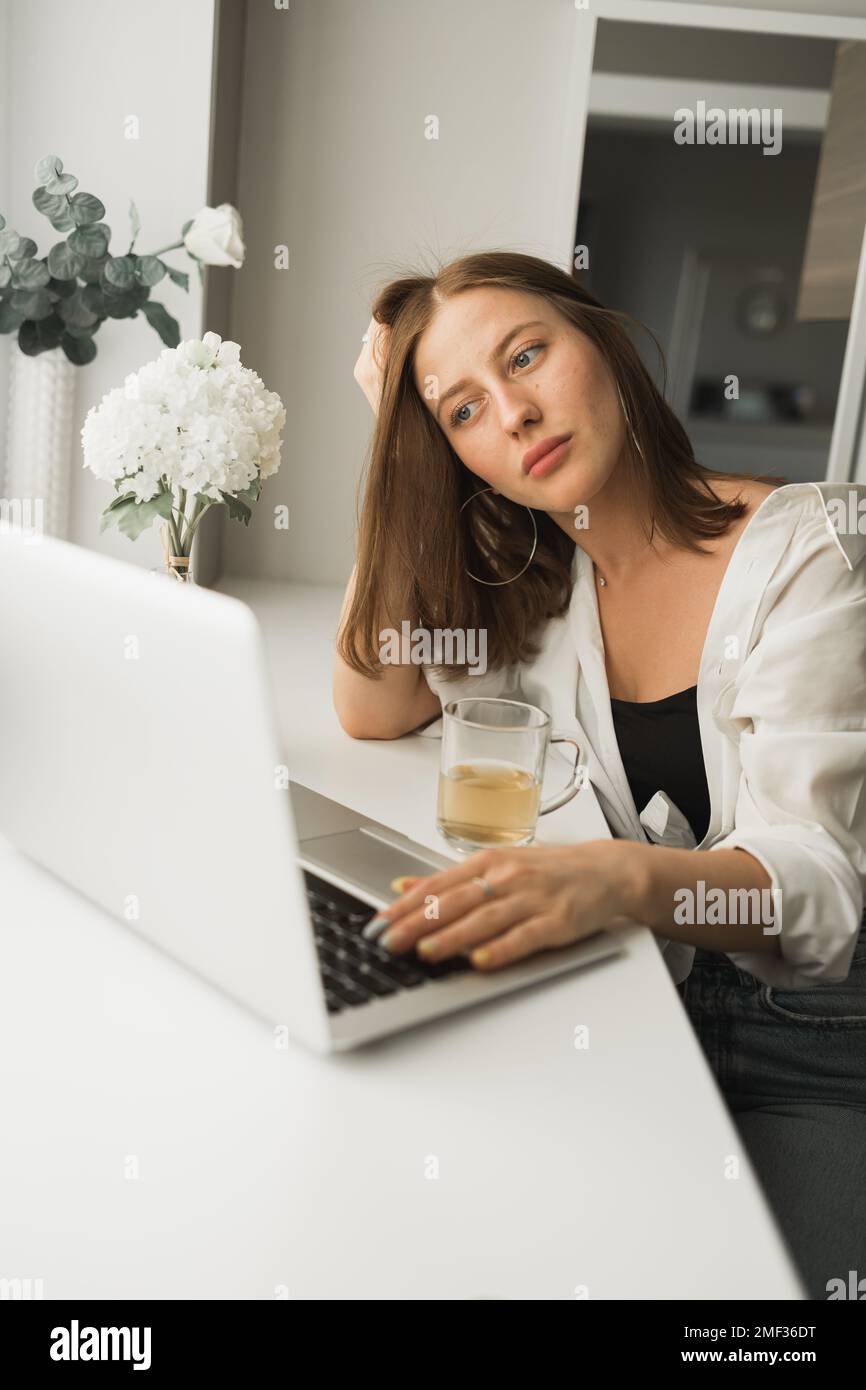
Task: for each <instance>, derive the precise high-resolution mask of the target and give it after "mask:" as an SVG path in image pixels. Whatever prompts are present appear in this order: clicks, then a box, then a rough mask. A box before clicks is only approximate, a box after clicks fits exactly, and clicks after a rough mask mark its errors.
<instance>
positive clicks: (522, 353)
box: [511, 343, 544, 366]
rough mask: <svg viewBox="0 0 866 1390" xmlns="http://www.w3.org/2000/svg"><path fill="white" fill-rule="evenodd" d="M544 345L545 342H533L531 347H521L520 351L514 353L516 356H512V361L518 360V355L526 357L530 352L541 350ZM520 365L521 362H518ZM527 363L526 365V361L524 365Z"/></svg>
mask: <svg viewBox="0 0 866 1390" xmlns="http://www.w3.org/2000/svg"><path fill="white" fill-rule="evenodd" d="M543 347H544V344H543V343H533V344H532V345H531V346H530V347H525V348H521V349H520V351H519V352H515V354H514V356H513V357H512V359H511V361H512V362H517V359H518V357H526V355H527V353H530V352H540V351H541V349H542V348H543ZM533 360H534V359H533ZM518 365H520V364H519V363H518ZM525 365H526V363H524V366H525Z"/></svg>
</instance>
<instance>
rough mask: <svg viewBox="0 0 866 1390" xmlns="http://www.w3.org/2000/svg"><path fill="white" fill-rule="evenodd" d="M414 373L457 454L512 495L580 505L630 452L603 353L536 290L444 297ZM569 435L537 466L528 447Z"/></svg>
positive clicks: (557, 507)
mask: <svg viewBox="0 0 866 1390" xmlns="http://www.w3.org/2000/svg"><path fill="white" fill-rule="evenodd" d="M413 376H414V382H415V388H416V390H417V391H418V394H419V396H420V397H421V400H422V401H423V402H424V404H425V406H426V407H427V409H428V410H429V411H430V413H431V415H432V416H433V418H434V419H435V420H436V422H437V424H438V425H439V427H440V429H441V430H442V432H443V433H444V435H445V437H446V438H447V440H448V442H449V443H450V445H451V447H452V448H453V449H454V451H455V453H456V454H457V455H458V457H459V458H460V459H462V461H463V463H465V465H466V467H467V468H468V469H470V471H471V472H472V473H475V474H477V476H478V477H479V478H482V479H483V480H484V481H485V482H486V483H489V484H490V485H491V486H492V487H494V488H495V489H496V491H497V492H501V493H503V494H504V495H505V496H506V497H509V498H511V500H512V501H515V502H521V503H524V504H525V505H527V506H530V507H536V508H538V509H539V510H542V511H547V512H573V511H574V508H575V507H576V506H578V505H579V504H585V503H588V502H589V500H590V499H591V498H592V497H593V496H595V495H596V493H598V492H599V491H600V489H601V488H603V487H604V485H605V483H606V482H607V480H608V478H609V477H610V476H611V474H612V472H613V471H614V469H615V467H616V464H617V461H618V460H619V457H620V455H621V453H622V450H623V445H624V442H625V422H624V419H623V414H622V408H621V406H620V403H619V396H618V395H617V390H616V385H615V382H614V378H613V375H612V374H611V372H610V370H609V368H608V366H607V363H606V362H605V360H604V357H603V356H602V354H601V353H600V352H599V350H598V348H597V347H596V346H595V344H594V343H593V342H592V341H591V339H589V338H588V337H587V336H586V334H584V333H582V332H581V331H580V330H579V329H577V328H575V327H574V326H573V324H571V323H570V322H569V321H568V319H566V318H564V317H563V315H562V314H560V313H559V311H558V310H557V309H556V308H554V306H553V305H552V304H549V303H548V301H547V300H546V299H544V298H542V297H541V296H539V295H535V294H527V293H523V292H522V291H519V290H506V289H500V288H497V287H494V286H484V287H480V288H478V289H472V290H466V291H464V292H463V293H462V294H458V295H455V296H454V297H453V298H451V299H449V300H447V301H446V302H445V303H444V304H443V305H442V306H441V307H440V308H439V309H438V310H437V311H436V314H435V317H434V318H433V320H432V322H431V323H430V325H429V326H428V328H427V329H425V331H424V333H423V334H422V335H421V338H420V339H419V341H418V344H417V346H416V351H415V362H414V372H413ZM455 388H456V389H455ZM563 436H568V440H567V443H566V444H565V447H564V448H562V449H559V450H557V451H556V452H554V453H548V454H546V455H545V458H544V459H543V461H542V462H541V464H540V466H538V468H537V471H536V472H531V471H528V470H529V469H530V468H535V467H536V465H535V462H534V460H533V457H532V455H531V454H530V451H531V450H533V449H535V447H536V446H537V445H541V444H545V441H547V444H546V447H547V448H549V446H550V444H555V443H557V442H558V441H559V440H560V439H561V438H562V437H563ZM527 454H529V455H530V456H529V458H528V459H527V458H526V455H527Z"/></svg>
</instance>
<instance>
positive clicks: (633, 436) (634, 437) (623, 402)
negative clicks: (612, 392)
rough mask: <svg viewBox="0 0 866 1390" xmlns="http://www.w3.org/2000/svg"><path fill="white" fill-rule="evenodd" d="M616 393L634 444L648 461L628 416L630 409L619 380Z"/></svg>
mask: <svg viewBox="0 0 866 1390" xmlns="http://www.w3.org/2000/svg"><path fill="white" fill-rule="evenodd" d="M616 394H617V395H618V396H619V403H620V405H621V406H622V413H623V415H624V417H625V423H626V427H627V429H628V432H629V434H630V435H631V439H632V443H633V444H634V447H635V448H636V449H637V451H638V453H639V454H640V456H641V458H642V459H643V461H644V463H646V459H645V458H644V452H643V449H642V448H641V447H640V444H639V443H638V438H637V435H636V434H635V432H634V428H633V426H632V423H631V420H630V419H629V417H628V411H627V410H626V408H625V401H624V400H623V398H622V391H621V390H620V389H619V382H617V383H616Z"/></svg>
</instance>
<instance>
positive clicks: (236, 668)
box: [0, 532, 329, 1050]
mask: <svg viewBox="0 0 866 1390" xmlns="http://www.w3.org/2000/svg"><path fill="white" fill-rule="evenodd" d="M0 633H2V643H0V769H2V772H0V832H2V834H4V835H5V836H6V837H7V838H8V839H9V840H10V841H11V843H12V844H14V845H15V846H16V847H17V848H18V849H20V850H21V851H22V852H23V853H25V854H26V855H28V857H30V858H32V859H33V860H35V861H36V862H37V863H39V864H41V865H44V866H45V868H47V869H49V870H50V871H51V873H53V874H55V875H56V876H57V877H58V878H60V879H62V880H63V881H64V882H66V883H68V884H69V885H70V886H71V887H73V888H75V889H77V890H78V891H79V892H80V893H82V894H84V895H85V896H86V897H88V898H89V899H91V900H92V901H93V902H95V903H98V904H99V905H100V906H101V907H103V908H104V909H105V910H106V911H107V912H109V913H111V914H112V916H114V917H115V918H117V919H118V920H119V921H121V922H123V923H125V924H126V925H128V926H130V927H131V928H133V930H135V931H136V932H138V933H139V934H140V935H141V936H143V937H144V938H146V939H147V940H149V941H151V942H153V943H154V944H156V945H158V946H159V947H161V948H162V949H163V950H164V951H166V952H168V953H169V954H170V955H171V956H173V957H175V959H177V960H179V961H182V962H183V963H184V964H186V965H187V966H190V967H191V968H192V969H194V970H195V971H196V972H198V973H199V974H201V975H203V976H205V977H206V978H207V979H209V980H210V981H212V982H213V983H215V984H217V985H219V986H220V987H221V988H222V989H224V990H225V991H226V992H227V993H229V994H230V995H232V996H233V997H234V998H236V999H238V1000H240V1001H241V1002H243V1003H244V1004H246V1005H247V1006H248V1007H250V1008H251V1009H253V1010H254V1011H255V1012H256V1013H258V1014H260V1015H261V1016H262V1017H264V1018H266V1019H268V1020H270V1021H272V1022H275V1023H281V1024H284V1025H285V1026H286V1027H287V1030H288V1032H289V1034H290V1035H292V1036H295V1037H297V1038H298V1039H299V1040H301V1041H303V1042H305V1043H307V1045H309V1046H311V1047H314V1048H316V1049H318V1050H326V1049H327V1048H328V1046H329V1041H328V1037H329V1030H328V1019H327V1011H326V1008H325V1003H324V998H323V994H322V990H321V986H320V977H319V970H318V965H317V962H316V952H315V944H314V941H313V936H312V932H311V930H310V927H309V913H308V906H307V898H306V892H305V888H304V881H303V877H302V873H301V869H300V867H299V865H298V862H297V857H296V847H297V839H296V835H295V827H294V821H293V817H292V808H291V798H290V792H289V784H288V773H287V769H286V768H285V766H284V758H283V757H282V755H281V754H280V751H279V744H278V741H277V737H276V732H275V729H276V724H275V719H274V713H273V708H272V701H271V695H270V679H269V675H268V668H267V662H266V656H265V649H264V641H263V638H262V634H261V629H260V627H259V624H258V621H257V619H256V617H255V615H254V614H253V613H252V611H251V610H250V609H249V608H248V607H247V606H246V604H243V603H241V602H240V601H239V600H237V599H235V598H232V597H230V596H228V595H225V594H218V593H215V592H213V591H211V590H209V589H205V588H197V587H195V586H193V585H187V584H181V583H178V582H176V581H174V580H171V579H170V578H168V577H167V576H163V575H161V574H152V573H150V572H148V571H147V570H144V569H142V568H140V567H139V566H137V565H131V564H126V563H124V562H122V561H119V560H115V559H111V558H109V557H107V556H104V555H100V554H97V553H95V552H93V551H91V550H88V549H86V548H84V547H81V546H77V545H72V544H70V543H69V542H67V541H62V540H59V539H56V538H53V537H44V536H37V537H35V538H34V537H30V538H28V537H27V536H26V535H24V534H20V533H18V534H16V533H14V532H6V533H4V534H0Z"/></svg>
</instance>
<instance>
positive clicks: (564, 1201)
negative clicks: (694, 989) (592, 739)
mask: <svg viewBox="0 0 866 1390" xmlns="http://www.w3.org/2000/svg"><path fill="white" fill-rule="evenodd" d="M220 587H221V588H223V589H225V590H226V591H231V592H236V593H237V594H238V595H239V596H241V597H244V598H246V599H247V601H250V602H251V603H252V605H253V606H254V607H255V608H256V609H257V611H258V612H259V613H260V616H261V618H262V621H263V623H264V626H265V630H266V633H267V635H268V639H269V644H270V649H271V652H272V659H273V671H274V677H275V685H276V689H277V691H278V695H279V701H280V713H281V720H282V726H283V731H284V738H285V745H286V748H287V749H288V750H289V754H288V761H289V766H290V768H291V773H292V776H293V777H295V778H296V779H297V780H298V781H301V782H304V783H306V784H307V785H309V786H312V787H313V788H314V789H316V790H318V791H321V792H324V793H325V794H326V795H331V796H335V797H337V798H338V799H340V800H342V801H344V802H346V803H347V804H349V805H352V806H354V807H356V808H357V809H359V810H361V811H363V812H364V813H365V814H368V815H370V816H373V817H376V818H378V819H381V820H383V821H386V822H388V821H392V822H393V823H394V824H396V825H397V826H398V827H399V828H400V829H401V830H403V831H405V832H406V833H408V834H410V835H411V836H413V838H415V839H418V840H419V841H421V842H422V843H427V844H429V845H430V846H431V847H434V848H437V849H439V850H440V852H444V847H443V845H442V843H441V841H439V839H438V837H437V836H436V833H435V828H434V827H433V822H432V803H431V797H430V785H429V777H430V774H431V771H433V772H434V774H435V764H436V757H437V755H438V744H437V743H436V742H434V741H432V740H430V739H423V738H419V737H417V736H409V737H407V738H404V739H400V740H397V741H393V742H386V741H375V742H372V741H360V740H353V739H351V738H349V737H348V735H346V734H345V733H344V732H343V730H342V729H341V728H340V726H339V723H338V721H337V719H336V715H335V714H334V712H333V709H332V707H331V701H330V669H331V652H332V646H331V644H332V637H333V632H334V629H335V626H336V621H337V616H338V612H339V603H340V594H339V592H338V591H336V590H330V589H311V588H308V587H306V586H294V585H293V586H282V585H251V584H248V583H244V582H242V581H239V580H238V581H234V580H232V579H230V578H229V579H227V580H225V581H224V582H223V583H222V584H221V586H220ZM299 729H301V730H302V736H301V737H298V730H299ZM431 760H432V761H431ZM581 828H582V829H581ZM603 833H604V823H603V821H602V820H600V813H599V812H598V808H597V806H596V805H595V804H594V798H593V797H592V796H591V794H589V793H583V792H582V793H581V794H580V796H579V797H578V798H577V799H576V801H575V802H574V803H572V804H571V806H570V807H567V808H563V810H562V811H558V812H554V813H552V815H551V816H549V817H548V818H546V820H545V822H544V834H543V838H544V839H547V840H551V841H556V840H558V839H559V840H563V839H569V838H574V839H577V838H586V837H595V836H597V835H600V834H603ZM0 881H2V883H3V885H4V886H3V906H4V909H5V910H4V913H3V921H2V927H0V1019H2V1033H3V1036H2V1049H0V1057H2V1062H0V1067H2V1083H0V1084H2V1087H3V1108H4V1120H5V1125H4V1128H5V1133H6V1138H5V1142H4V1144H3V1145H2V1146H0V1193H2V1198H0V1201H2V1215H0V1248H2V1251H3V1268H2V1270H0V1275H4V1276H6V1277H13V1276H18V1277H21V1278H26V1277H30V1278H41V1279H42V1280H43V1281H44V1283H43V1286H44V1295H45V1297H46V1298H63V1297H82V1298H109V1297H115V1298H194V1297H198V1298H201V1297H203V1298H265V1299H267V1298H273V1297H274V1296H275V1290H280V1292H281V1294H283V1295H287V1296H288V1297H291V1298H322V1299H343V1298H345V1299H357V1298H373V1299H392V1298H398V1299H399V1298H410V1299H415V1298H419V1299H420V1298H430V1299H438V1298H475V1297H499V1298H527V1299H570V1298H574V1297H575V1296H576V1295H575V1291H576V1290H577V1289H578V1288H580V1287H581V1286H586V1288H587V1291H588V1296H589V1297H590V1298H591V1299H610V1298H613V1299H669V1298H679V1297H685V1298H701V1299H730V1298H758V1299H771V1298H792V1299H796V1298H801V1297H804V1296H805V1292H804V1290H803V1288H802V1286H801V1285H800V1283H799V1280H798V1279H797V1277H796V1275H795V1274H794V1272H793V1270H792V1268H791V1266H790V1263H789V1261H788V1258H787V1255H786V1253H785V1251H784V1247H783V1245H782V1243H781V1240H780V1238H779V1236H778V1234H777V1232H776V1228H775V1225H774V1223H773V1221H772V1219H771V1217H770V1215H769V1212H768V1209H767V1207H766V1204H765V1202H764V1200H763V1197H762V1195H761V1192H760V1190H759V1188H758V1186H757V1183H756V1181H755V1179H754V1176H753V1173H752V1170H751V1168H750V1166H749V1163H748V1159H747V1157H746V1155H745V1153H743V1151H742V1147H741V1145H740V1143H739V1140H738V1138H737V1134H736V1131H735V1129H734V1127H733V1125H732V1124H731V1122H730V1120H729V1118H728V1116H727V1113H726V1111H725V1109H724V1105H723V1102H722V1100H721V1097H720V1096H719V1094H718V1092H717V1090H716V1087H715V1082H714V1080H713V1078H712V1074H711V1072H710V1071H709V1068H708V1067H707V1065H706V1063H705V1061H704V1059H703V1055H702V1053H701V1051H700V1049H699V1047H698V1046H697V1044H696V1042H695V1039H694V1037H693V1035H692V1032H691V1029H690V1027H689V1024H688V1021H687V1018H686V1015H685V1013H684V1011H683V1010H682V1008H681V1006H680V1002H679V999H678V997H677V995H676V991H675V990H674V987H673V984H672V982H671V980H670V977H669V975H668V973H667V970H666V968H665V966H664V962H663V961H662V959H661V956H660V954H659V952H658V949H657V947H656V945H655V942H654V939H653V937H652V935H651V933H650V932H648V931H646V930H643V929H634V930H632V931H631V932H629V933H628V934H626V935H625V936H624V941H625V942H626V945H627V951H626V952H625V954H624V955H623V956H622V957H621V958H619V959H617V960H614V961H608V962H600V963H598V964H597V965H595V966H592V967H590V968H588V969H587V970H585V971H582V972H578V973H577V974H574V975H568V976H565V977H560V978H559V979H557V980H555V981H553V982H551V983H547V984H544V985H542V986H540V987H537V988H534V989H530V990H526V991H522V992H521V993H519V994H517V995H512V996H508V997H506V998H504V999H500V1000H497V1001H494V1002H492V1003H490V1004H487V1005H485V1006H484V1007H482V1008H478V1009H473V1010H469V1011H468V1012H465V1013H461V1014H457V1015H454V1016H452V1017H450V1018H447V1019H442V1020H439V1021H438V1022H435V1023H433V1024H427V1025H424V1026H423V1027H420V1028H416V1029H414V1030H411V1031H410V1032H408V1033H405V1034H402V1035H398V1036H396V1037H392V1038H389V1039H385V1040H383V1041H381V1042H378V1043H375V1044H373V1045H371V1046H369V1047H367V1048H364V1049H361V1050H359V1051H357V1052H354V1053H350V1054H346V1055H343V1056H341V1057H335V1058H319V1057H315V1056H312V1055H310V1054H308V1053H306V1052H304V1051H302V1050H301V1049H300V1048H296V1047H291V1048H290V1049H288V1050H282V1051H281V1050H277V1049H276V1048H275V1046H274V1039H273V1036H272V1034H271V1031H270V1029H269V1028H268V1027H267V1026H266V1025H264V1024H262V1023H261V1022H259V1021H258V1020H256V1019H255V1018H254V1017H252V1016H251V1015H249V1014H247V1013H246V1011H245V1010H244V1009H242V1008H241V1007H240V1006H237V1005H234V1004H233V1003H231V1001H229V1000H227V999H226V998H224V997H223V996H222V995H220V994H219V993H217V992H216V991H214V990H212V989H210V988H209V987H208V986H207V985H205V984H203V983H201V982H199V981H198V980H197V979H196V978H195V977H194V976H192V975H191V974H190V973H188V972H187V971H185V970H184V969H183V968H182V967H181V966H179V965H176V964H175V963H174V962H172V961H171V960H169V959H168V958H166V957H164V956H162V955H161V954H159V953H158V952H157V951H155V950H153V949H152V948H151V947H150V946H149V945H148V944H147V943H146V942H144V941H142V940H140V939H139V938H138V937H137V936H136V935H134V934H133V932H131V931H129V930H126V929H125V928H124V927H123V926H122V925H120V924H118V923H115V922H114V921H112V920H111V919H110V918H109V917H108V916H107V915H106V914H104V913H103V912H101V911H100V910H98V909H95V908H93V907H92V906H91V905H90V904H88V903H86V902H85V901H84V900H82V899H80V898H78V897H77V896H76V895H74V894H72V893H70V892H69V891H68V890H66V889H65V888H64V887H62V886H61V885H60V884H58V883H56V882H55V881H54V880H53V879H52V878H51V877H50V876H49V875H47V874H45V873H44V872H43V871H41V870H39V869H37V868H36V867H35V866H33V865H31V864H29V863H28V862H27V861H26V860H23V859H21V858H20V857H19V856H18V855H17V854H16V853H15V852H14V851H13V850H11V849H10V848H9V846H8V845H6V844H5V842H0ZM578 1024H586V1025H588V1027H589V1032H590V1047H589V1049H588V1050H585V1051H579V1050H576V1049H575V1047H574V1045H573V1037H574V1030H575V1027H576V1026H577V1025H578ZM731 1154H739V1155H740V1157H741V1172H740V1177H739V1178H738V1179H737V1180H733V1181H732V1180H726V1179H725V1176H724V1171H725V1164H726V1161H727V1159H728V1156H729V1155H731ZM130 1155H132V1156H135V1158H136V1160H137V1163H138V1176H127V1175H126V1173H125V1165H127V1172H132V1173H134V1171H135V1170H134V1168H132V1166H131V1163H130V1160H129V1159H128V1156H130ZM437 1169H438V1175H434V1174H436V1173H437Z"/></svg>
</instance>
